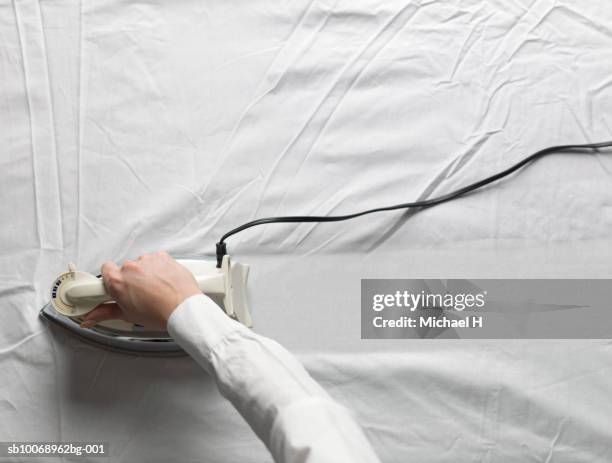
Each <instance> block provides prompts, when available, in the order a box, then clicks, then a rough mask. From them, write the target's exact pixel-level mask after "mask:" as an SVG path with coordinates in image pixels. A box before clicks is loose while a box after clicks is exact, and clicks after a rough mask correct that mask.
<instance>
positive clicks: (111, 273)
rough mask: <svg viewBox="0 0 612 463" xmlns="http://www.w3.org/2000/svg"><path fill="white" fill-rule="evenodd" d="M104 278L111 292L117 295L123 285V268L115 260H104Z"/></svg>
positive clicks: (112, 294) (105, 284)
mask: <svg viewBox="0 0 612 463" xmlns="http://www.w3.org/2000/svg"><path fill="white" fill-rule="evenodd" d="M102 280H103V281H104V286H105V287H106V289H107V291H108V292H109V294H110V295H111V296H113V297H116V295H117V292H118V291H119V289H120V287H121V285H122V284H123V276H122V275H121V269H120V268H119V267H118V266H117V264H115V263H114V262H104V264H102Z"/></svg>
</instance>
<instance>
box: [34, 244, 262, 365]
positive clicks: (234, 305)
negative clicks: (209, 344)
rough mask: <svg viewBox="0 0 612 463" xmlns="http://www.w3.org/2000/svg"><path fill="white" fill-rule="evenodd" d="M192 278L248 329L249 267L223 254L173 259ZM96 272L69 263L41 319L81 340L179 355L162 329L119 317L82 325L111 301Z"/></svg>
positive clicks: (113, 347)
mask: <svg viewBox="0 0 612 463" xmlns="http://www.w3.org/2000/svg"><path fill="white" fill-rule="evenodd" d="M177 261H178V262H179V263H180V264H182V265H183V266H185V267H186V268H187V269H188V270H189V271H190V272H191V273H193V276H194V277H195V279H196V281H197V283H198V286H199V288H200V289H201V290H202V292H203V293H205V294H206V295H208V296H210V297H211V298H212V299H213V300H214V301H215V302H217V304H218V305H219V306H220V308H221V310H223V311H225V313H226V314H227V315H228V316H229V317H232V318H234V319H236V320H237V321H239V322H240V323H242V324H244V325H246V326H248V327H251V326H252V319H251V313H250V311H249V307H248V304H247V297H246V287H247V278H248V273H249V267H248V266H247V265H244V264H239V263H237V262H233V263H232V262H231V260H230V257H229V256H228V255H225V256H223V258H222V260H221V262H220V264H221V265H220V266H217V262H214V261H206V260H199V259H177ZM111 301H112V297H111V296H110V295H109V294H108V292H107V291H106V288H105V286H104V282H103V281H102V278H101V277H100V276H95V275H93V274H91V273H87V272H83V271H78V270H77V269H76V268H75V266H74V265H73V264H70V265H69V266H68V271H67V272H65V273H62V274H61V275H59V276H58V277H57V278H56V279H55V281H54V283H53V286H52V287H51V301H50V302H49V303H48V304H46V305H45V306H44V307H43V308H42V310H41V311H40V315H41V317H43V318H45V319H47V320H49V321H51V322H53V323H55V324H56V325H59V326H61V327H62V328H64V329H66V330H68V331H69V332H70V333H72V334H75V335H77V336H78V337H80V338H81V339H83V340H85V341H88V342H90V343H94V344H96V345H99V346H102V347H104V348H108V349H111V350H115V351H120V352H126V353H133V354H150V355H183V354H184V352H183V350H182V349H181V348H180V347H179V346H178V344H176V343H175V342H174V340H173V339H172V338H171V337H170V335H169V334H168V333H167V332H165V331H151V330H148V329H146V328H145V327H143V326H140V325H137V324H133V323H128V322H125V321H123V320H110V321H105V322H100V323H98V324H97V325H96V326H94V327H93V328H81V326H80V324H81V322H82V321H83V317H84V316H85V315H86V314H87V313H89V312H90V311H91V310H93V309H94V308H95V307H96V306H98V305H100V304H103V303H106V302H111Z"/></svg>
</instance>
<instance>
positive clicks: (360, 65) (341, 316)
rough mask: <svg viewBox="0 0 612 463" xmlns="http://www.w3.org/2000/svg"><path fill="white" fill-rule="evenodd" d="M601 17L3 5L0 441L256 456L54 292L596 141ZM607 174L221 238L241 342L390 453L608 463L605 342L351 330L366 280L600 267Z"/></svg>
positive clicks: (606, 33) (131, 453) (605, 240)
mask: <svg viewBox="0 0 612 463" xmlns="http://www.w3.org/2000/svg"><path fill="white" fill-rule="evenodd" d="M610 24H612V10H610V9H609V8H606V6H605V2H571V1H529V2H528V1H522V0H521V1H512V2H501V1H489V2H485V1H468V0H462V1H457V2H452V3H450V2H416V1H414V2H407V3H402V2H366V1H360V2H349V1H346V2H340V1H338V2H332V1H329V2H323V1H312V2H310V3H306V2H292V3H288V2H287V3H285V2H280V1H279V2H266V1H259V0H258V1H254V2H226V1H223V2H222V1H218V2H196V1H177V2H163V1H157V2H154V1H150V2H132V1H118V0H112V1H104V2H102V1H90V0H83V1H82V2H69V1H65V0H64V1H49V0H45V1H40V2H36V1H33V0H16V1H14V2H9V1H7V0H2V1H0V38H1V39H0V40H1V41H0V127H2V128H1V129H0V153H1V156H0V195H1V199H2V200H1V201H0V216H1V217H2V227H0V372H1V373H2V380H1V381H0V441H8V440H19V441H28V440H63V441H79V440H96V441H105V442H109V443H110V446H111V451H112V458H110V459H109V461H117V462H135V461H142V462H145V461H146V462H154V461H159V462H162V461H163V462H165V461H170V460H173V461H174V460H176V461H185V462H187V461H194V462H195V461H210V462H217V461H218V462H221V461H224V462H225V461H227V462H264V461H269V457H268V455H267V453H266V451H265V449H264V448H263V446H262V445H261V444H260V443H259V442H258V441H257V440H256V438H255V437H254V436H253V435H252V434H251V432H250V430H249V429H248V427H247V426H246V425H245V424H244V423H243V422H242V421H241V419H240V417H239V416H238V415H237V413H236V412H234V411H233V410H232V409H231V407H230V406H229V405H228V404H227V403H226V402H225V401H223V399H222V398H221V397H220V396H219V394H218V393H217V392H216V388H215V386H214V384H212V382H211V381H210V380H209V379H208V378H207V377H206V376H205V375H204V373H203V372H202V371H200V370H199V368H198V367H197V365H196V364H195V363H194V362H192V361H191V360H190V359H188V358H184V359H178V360H177V359H167V360H160V359H141V358H135V357H129V356H122V355H117V354H112V353H107V352H105V351H102V350H99V349H96V348H94V347H91V346H87V345H84V344H82V343H81V342H79V341H77V340H75V339H72V338H69V337H67V336H66V335H65V334H64V333H62V332H58V331H57V330H52V329H50V328H49V327H48V326H47V325H46V324H45V323H43V322H41V321H39V320H38V318H37V312H38V310H39V308H40V307H41V306H42V305H43V303H44V302H46V300H47V298H48V294H47V293H48V289H49V285H50V283H51V281H52V279H53V277H54V276H55V275H56V274H58V273H59V272H61V271H63V270H64V268H65V267H66V265H67V263H68V262H69V261H75V262H76V263H77V264H78V266H79V267H81V268H84V269H87V270H92V271H95V270H96V269H97V268H98V266H99V264H100V263H101V262H102V261H104V260H116V261H121V260H122V259H125V258H133V257H136V256H137V255H139V254H141V253H143V252H147V251H154V250H158V249H166V250H168V251H170V252H173V253H175V254H179V255H201V254H210V253H211V252H212V251H213V249H214V242H215V241H216V240H217V239H218V238H219V237H220V235H221V234H222V233H223V232H225V231H227V230H228V229H230V228H232V227H234V226H236V225H238V224H240V223H243V222H245V221H247V220H250V219H252V218H255V217H260V216H267V215H287V214H306V213H308V214H331V213H341V212H350V211H353V210H357V209H364V208H367V207H373V206H377V205H384V204H390V203H397V202H403V201H408V200H412V199H416V198H422V197H426V196H431V195H436V194H440V193H443V192H447V191H450V190H451V189H454V188H456V187H458V186H461V185H464V184H466V183H468V182H471V181H474V180H476V179H479V178H481V177H484V176H486V175H489V174H490V173H493V172H496V171H498V170H501V169H502V168H504V167H506V166H509V165H510V164H512V163H514V162H516V161H518V160H519V159H521V158H522V157H524V156H526V155H527V154H529V153H530V152H532V151H535V150H536V149H539V148H542V147H545V146H548V145H552V144H561V143H569V142H572V143H578V142H597V141H603V140H606V139H611V138H612V133H611V132H612V130H611V129H612V115H611V114H612V112H611V111H610V107H611V105H612V78H611V77H610V73H609V66H608V65H607V63H610V62H611V60H612V46H611V43H612V30H611V29H610ZM611 174H612V155H607V154H601V155H596V156H580V155H575V154H563V155H555V156H551V157H550V158H547V159H544V160H542V161H539V162H538V163H536V164H535V165H534V166H532V167H530V168H529V170H526V171H524V172H522V173H521V174H520V175H517V176H515V177H513V178H512V179H510V180H508V181H505V182H503V183H500V184H499V185H496V186H495V187H491V188H488V189H486V190H485V191H482V192H480V193H477V194H473V195H470V196H469V197H466V198H463V199H461V200H458V201H456V202H454V203H452V204H448V205H443V206H440V207H437V208H434V209H430V210H427V211H423V212H420V213H418V214H401V213H391V214H383V215H379V216H376V217H372V216H371V217H368V218H364V219H360V220H358V221H354V222H347V223H342V224H321V225H312V224H303V225H270V226H267V227H261V228H257V229H253V230H251V231H248V232H244V233H243V234H241V235H239V236H237V237H235V238H233V239H231V240H230V242H229V247H230V251H231V253H232V254H233V256H234V258H235V259H238V260H240V261H242V262H245V263H249V264H251V265H252V271H251V301H252V307H253V312H254V320H255V329H256V330H257V331H258V332H259V333H262V334H264V335H268V336H270V337H272V338H274V339H276V340H278V341H279V342H281V343H282V344H284V345H285V346H286V347H287V348H289V349H290V350H292V351H294V352H296V353H297V354H298V355H299V357H300V358H301V359H302V360H303V361H304V362H305V364H306V366H307V368H308V369H309V371H310V372H311V373H312V374H313V375H314V376H315V378H316V379H318V380H319V381H320V382H321V383H322V384H323V386H325V387H326V388H327V389H328V391H329V392H330V393H331V394H332V395H333V396H334V397H336V398H337V399H338V400H339V401H340V402H342V403H344V404H345V405H347V406H349V407H350V408H352V409H353V410H354V411H355V414H356V416H357V418H358V420H359V422H360V423H361V424H362V426H363V427H364V429H365V431H366V433H367V434H368V436H369V437H370V439H371V440H372V442H373V445H374V447H375V448H376V450H377V451H378V453H379V454H380V457H381V460H382V461H383V462H406V461H427V462H447V461H465V462H473V461H482V462H511V461H517V462H518V461H520V462H524V461H538V462H539V461H542V462H545V461H546V462H577V461H602V462H603V461H609V460H610V459H611V458H612V454H611V450H610V448H612V446H611V444H612V433H611V431H610V426H609V417H610V416H612V406H611V405H610V401H609V391H610V388H611V387H612V345H611V343H610V342H609V341H510V342H509V341H466V340H428V341H426V340H413V341H407V340H395V341H394V340H379V341H365V340H364V341H362V340H360V339H359V336H360V334H359V285H360V279H361V278H366V277H378V278H384V277H392V278H401V277H429V278H445V277H463V278H470V277H530V276H533V277H543V278H547V277H556V276H564V277H595V278H600V277H612V265H611V264H610V257H611V254H612V252H611V246H610V245H611V242H610V238H609V236H610V229H611V228H612V207H611V205H612V188H611V186H612V175H611ZM66 460H68V461H70V459H66ZM40 461H44V460H40ZM49 461H56V460H55V459H53V460H49ZM92 461H93V460H92ZM96 461H101V460H98V459H96Z"/></svg>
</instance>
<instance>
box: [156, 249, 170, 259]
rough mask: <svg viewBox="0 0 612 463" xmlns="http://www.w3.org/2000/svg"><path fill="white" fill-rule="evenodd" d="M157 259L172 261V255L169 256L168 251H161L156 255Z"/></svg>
mask: <svg viewBox="0 0 612 463" xmlns="http://www.w3.org/2000/svg"><path fill="white" fill-rule="evenodd" d="M155 257H158V258H160V259H162V260H170V259H171V257H170V254H168V253H167V252H166V251H159V252H156V253H155Z"/></svg>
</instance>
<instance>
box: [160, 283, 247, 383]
mask: <svg viewBox="0 0 612 463" xmlns="http://www.w3.org/2000/svg"><path fill="white" fill-rule="evenodd" d="M240 330H247V328H246V327H244V326H243V325H241V324H240V323H238V322H237V321H236V320H233V319H232V318H230V317H229V316H228V315H227V314H226V313H225V312H224V311H223V309H221V307H219V306H218V305H217V304H216V303H215V302H214V301H213V300H212V299H211V298H210V297H208V296H206V295H205V294H197V295H195V296H191V297H188V298H187V299H185V300H184V301H183V302H182V303H181V304H179V305H178V306H177V307H176V309H174V312H172V314H171V315H170V318H169V319H168V333H169V334H170V336H172V338H173V339H174V340H175V341H176V342H177V344H178V345H179V346H181V347H182V348H183V349H184V350H185V351H186V352H187V353H188V354H189V355H191V356H192V357H193V358H194V359H195V360H196V361H197V362H198V363H199V364H200V365H201V366H202V367H203V368H204V369H205V370H206V371H207V372H208V373H212V365H211V361H210V359H211V355H212V352H213V350H214V348H215V346H217V345H218V344H219V343H220V342H221V341H223V340H224V339H225V338H226V337H227V336H228V335H229V334H231V333H233V332H235V331H240Z"/></svg>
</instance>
